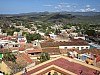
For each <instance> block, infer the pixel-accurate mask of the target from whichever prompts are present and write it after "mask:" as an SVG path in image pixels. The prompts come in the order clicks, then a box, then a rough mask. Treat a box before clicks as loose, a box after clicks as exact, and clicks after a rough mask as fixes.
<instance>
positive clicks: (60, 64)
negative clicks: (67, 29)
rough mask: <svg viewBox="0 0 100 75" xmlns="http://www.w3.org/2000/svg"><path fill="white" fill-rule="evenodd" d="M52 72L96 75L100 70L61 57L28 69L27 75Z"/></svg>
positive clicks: (40, 74)
mask: <svg viewBox="0 0 100 75" xmlns="http://www.w3.org/2000/svg"><path fill="white" fill-rule="evenodd" d="M50 70H56V71H58V72H60V73H62V74H64V75H66V74H69V75H80V73H81V74H82V75H95V74H94V73H96V72H100V68H97V67H94V66H92V65H88V64H86V63H82V62H79V61H77V60H74V59H71V58H68V57H64V56H60V57H58V58H55V59H52V60H49V61H46V62H43V63H41V64H39V65H36V66H34V67H32V68H29V69H27V71H28V72H27V73H25V75H31V74H32V75H43V74H45V73H47V72H49V71H50ZM22 74H23V72H22V71H21V72H19V73H16V74H15V75H22Z"/></svg>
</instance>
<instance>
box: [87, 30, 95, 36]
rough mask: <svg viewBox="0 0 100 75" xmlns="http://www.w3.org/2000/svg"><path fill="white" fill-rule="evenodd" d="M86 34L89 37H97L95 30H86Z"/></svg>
mask: <svg viewBox="0 0 100 75" xmlns="http://www.w3.org/2000/svg"><path fill="white" fill-rule="evenodd" d="M85 33H86V34H87V35H88V36H95V35H96V32H95V30H86V31H85Z"/></svg>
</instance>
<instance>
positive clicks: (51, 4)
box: [0, 0, 100, 14]
mask: <svg viewBox="0 0 100 75" xmlns="http://www.w3.org/2000/svg"><path fill="white" fill-rule="evenodd" d="M44 11H48V12H60V11H67V12H90V11H93V12H100V0H0V14H19V13H30V12H44Z"/></svg>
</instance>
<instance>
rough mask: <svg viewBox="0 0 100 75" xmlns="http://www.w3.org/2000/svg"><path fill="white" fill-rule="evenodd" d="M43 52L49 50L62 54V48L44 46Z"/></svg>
mask: <svg viewBox="0 0 100 75" xmlns="http://www.w3.org/2000/svg"><path fill="white" fill-rule="evenodd" d="M42 50H43V52H48V53H50V54H60V50H59V48H58V47H48V48H43V49H42Z"/></svg>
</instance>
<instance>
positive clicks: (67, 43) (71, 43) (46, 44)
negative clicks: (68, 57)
mask: <svg viewBox="0 0 100 75" xmlns="http://www.w3.org/2000/svg"><path fill="white" fill-rule="evenodd" d="M40 45H41V47H42V48H44V47H59V46H84V45H85V46H87V45H88V44H87V43H86V42H46V43H45V42H42V43H40Z"/></svg>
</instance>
